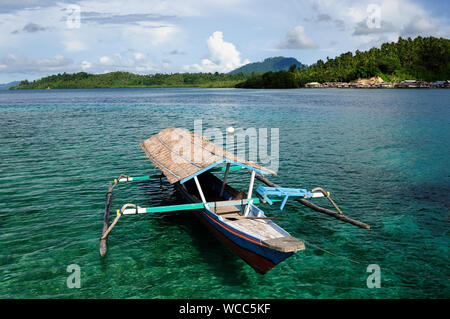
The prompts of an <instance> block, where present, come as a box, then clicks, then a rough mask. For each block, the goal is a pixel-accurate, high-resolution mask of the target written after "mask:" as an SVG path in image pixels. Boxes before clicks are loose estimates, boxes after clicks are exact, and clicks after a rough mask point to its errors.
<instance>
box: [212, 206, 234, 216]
mask: <svg viewBox="0 0 450 319" xmlns="http://www.w3.org/2000/svg"><path fill="white" fill-rule="evenodd" d="M210 208H211V211H213V212H215V213H216V214H217V215H225V214H235V213H240V212H241V211H240V210H239V209H238V208H236V207H235V206H221V207H216V208H214V206H212V207H210Z"/></svg>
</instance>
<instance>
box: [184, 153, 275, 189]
mask: <svg viewBox="0 0 450 319" xmlns="http://www.w3.org/2000/svg"><path fill="white" fill-rule="evenodd" d="M222 163H231V164H234V165H237V166H240V167H242V168H246V169H248V170H250V171H255V172H257V173H259V174H261V175H263V174H269V173H268V172H266V171H263V170H260V169H257V168H254V167H251V166H248V165H245V164H242V163H239V162H236V161H232V160H230V159H228V158H226V157H224V158H222V159H221V160H219V161H217V162H215V163H212V164H211V165H209V166H207V167H205V168H202V169H201V170H199V171H198V172H196V173H194V174H192V175H189V176H188V177H185V178H183V179H182V180H180V184H184V183H186V182H187V181H188V180H190V179H193V178H194V177H195V176H198V175H200V174H202V173H204V172H206V171H209V170H210V169H212V168H214V167H216V166H217V165H220V164H222Z"/></svg>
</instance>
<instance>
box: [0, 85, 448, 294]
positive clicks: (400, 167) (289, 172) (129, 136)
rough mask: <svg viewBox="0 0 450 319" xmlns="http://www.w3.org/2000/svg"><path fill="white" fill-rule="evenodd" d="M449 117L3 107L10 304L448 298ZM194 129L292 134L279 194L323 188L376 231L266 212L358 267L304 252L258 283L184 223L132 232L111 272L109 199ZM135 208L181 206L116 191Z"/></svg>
mask: <svg viewBox="0 0 450 319" xmlns="http://www.w3.org/2000/svg"><path fill="white" fill-rule="evenodd" d="M449 101H450V91H449V90H306V89H305V90H267V91H263V90H261V91H260V90H234V89H96V90H51V91H45V90H44V91H13V92H11V91H0V111H1V117H0V127H1V130H0V158H1V162H0V202H1V207H0V297H1V298H42V297H47V298H417V297H423V298H435V297H441V298H442V297H443V298H448V297H449V296H450V289H449V277H450V271H449V267H448V264H449V234H448V229H449V217H450V215H449V207H450V195H449V191H450V168H449V158H450V142H449V141H450V102H449ZM195 119H202V120H203V127H204V129H206V128H209V127H218V128H220V129H222V130H223V131H224V130H225V128H226V127H228V126H234V127H243V128H247V127H256V128H260V127H268V128H270V127H278V128H280V169H279V172H278V173H279V175H278V176H277V177H275V178H271V179H272V180H273V181H275V182H277V183H278V184H282V185H283V186H287V187H305V188H308V189H311V188H313V187H316V186H323V187H324V188H326V189H327V190H330V191H331V192H332V195H333V198H334V199H335V200H336V202H337V203H338V204H339V205H340V206H341V208H342V210H343V211H344V213H346V214H347V215H348V216H350V217H353V218H355V219H358V220H361V221H364V222H366V223H368V224H370V225H371V226H372V229H371V230H370V231H367V230H363V229H359V228H356V227H354V226H351V225H348V224H344V223H341V222H339V221H336V220H334V219H331V218H329V217H326V216H323V215H321V214H318V213H316V212H313V211H311V210H309V209H308V208H306V207H303V206H300V205H297V204H294V202H292V201H291V202H290V203H289V204H287V205H286V208H285V209H284V210H283V211H282V212H280V211H279V210H278V209H277V207H269V206H267V205H264V206H263V207H264V210H265V211H266V213H267V214H268V215H271V216H280V217H282V219H280V220H279V221H277V223H278V224H279V225H280V226H282V227H283V228H285V229H286V230H287V231H288V232H290V233H291V234H292V235H294V236H296V237H298V238H302V239H304V240H306V241H308V242H310V243H313V244H315V245H319V246H320V247H322V248H324V249H327V250H329V251H332V252H334V253H336V254H339V255H341V256H343V257H345V258H349V259H352V260H356V261H358V262H360V263H361V264H354V263H351V262H349V261H347V260H344V259H342V258H338V257H335V256H332V255H329V254H326V253H324V252H322V251H320V250H317V249H314V248H312V247H310V246H307V249H306V250H305V251H303V252H300V253H297V254H296V255H295V256H293V257H291V258H289V259H287V260H286V261H285V262H283V263H282V264H280V265H278V266H277V267H276V268H274V269H273V270H271V271H270V272H269V273H268V274H266V275H264V276H262V275H259V274H257V273H255V272H254V271H253V269H251V268H250V267H249V266H247V265H246V264H245V263H244V262H243V261H242V260H240V259H239V258H238V257H236V256H235V255H234V254H233V253H232V252H231V251H229V250H228V249H227V248H226V247H225V246H223V245H222V244H220V243H219V242H218V241H217V240H216V239H215V238H213V237H212V236H211V235H210V234H209V232H208V230H207V229H205V228H204V226H203V225H202V224H200V222H199V221H197V219H195V217H194V216H192V215H191V214H188V213H173V214H170V215H169V214H168V215H152V216H149V215H147V216H127V217H125V218H121V220H120V221H119V224H118V225H117V227H116V228H115V229H114V230H113V232H112V234H111V236H110V239H109V245H108V246H109V248H108V254H107V257H106V258H104V259H100V257H99V255H98V239H99V236H100V232H101V225H102V217H103V209H104V201H105V192H106V190H107V186H108V183H109V182H110V181H112V179H113V178H114V177H117V176H118V175H119V174H120V173H126V174H128V175H131V176H133V175H146V174H148V173H151V172H153V169H152V166H151V163H150V162H149V161H148V160H147V159H146V158H145V156H144V154H143V152H142V150H141V149H140V148H139V145H138V144H139V143H140V142H141V141H142V140H144V139H146V138H148V137H149V136H151V135H153V134H155V133H157V132H158V131H159V130H160V129H163V128H165V127H167V126H179V127H185V128H188V129H191V130H192V129H193V121H194V120H195ZM241 176H242V175H241ZM247 179H248V176H245V180H244V181H242V180H240V179H239V178H238V177H237V176H236V174H234V177H233V180H232V182H235V183H236V184H235V185H237V186H241V187H244V185H245V182H246V180H247ZM125 202H133V203H138V204H139V205H141V206H148V205H160V204H175V203H182V202H183V200H182V198H180V197H179V196H178V195H177V193H176V192H175V191H174V189H173V188H172V186H170V185H169V184H168V183H167V182H164V181H163V183H162V184H161V183H160V182H159V180H154V181H150V182H142V183H135V184H132V185H130V184H128V185H122V184H120V185H119V186H118V187H117V188H116V190H115V192H114V200H113V208H114V209H118V208H119V207H120V206H121V205H122V204H123V203H125ZM316 202H317V203H318V204H321V205H327V203H326V201H324V200H323V199H318V200H317V201H316ZM70 264H78V265H79V266H80V267H81V288H80V289H69V288H67V286H66V279H67V276H68V275H69V274H68V273H67V272H66V267H67V266H68V265H70ZM369 264H378V265H380V267H381V279H382V283H381V285H382V288H380V289H368V288H367V286H366V278H367V275H369V274H368V273H366V267H367V265H369Z"/></svg>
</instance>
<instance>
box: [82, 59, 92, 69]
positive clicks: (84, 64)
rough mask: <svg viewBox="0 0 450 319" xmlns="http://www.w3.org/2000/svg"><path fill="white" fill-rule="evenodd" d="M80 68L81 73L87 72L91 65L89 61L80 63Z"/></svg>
mask: <svg viewBox="0 0 450 319" xmlns="http://www.w3.org/2000/svg"><path fill="white" fill-rule="evenodd" d="M80 67H81V70H83V71H89V69H90V68H91V67H92V63H91V62H89V61H83V62H81V65H80Z"/></svg>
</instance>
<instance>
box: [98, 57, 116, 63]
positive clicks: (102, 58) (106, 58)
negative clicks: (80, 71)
mask: <svg viewBox="0 0 450 319" xmlns="http://www.w3.org/2000/svg"><path fill="white" fill-rule="evenodd" d="M98 60H99V62H100V64H106V65H108V64H113V60H112V59H111V58H110V57H107V56H102V57H101V58H100V59H98Z"/></svg>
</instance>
